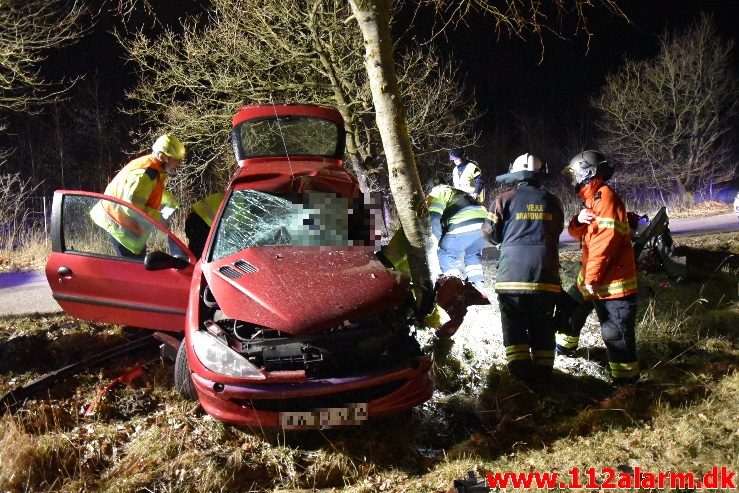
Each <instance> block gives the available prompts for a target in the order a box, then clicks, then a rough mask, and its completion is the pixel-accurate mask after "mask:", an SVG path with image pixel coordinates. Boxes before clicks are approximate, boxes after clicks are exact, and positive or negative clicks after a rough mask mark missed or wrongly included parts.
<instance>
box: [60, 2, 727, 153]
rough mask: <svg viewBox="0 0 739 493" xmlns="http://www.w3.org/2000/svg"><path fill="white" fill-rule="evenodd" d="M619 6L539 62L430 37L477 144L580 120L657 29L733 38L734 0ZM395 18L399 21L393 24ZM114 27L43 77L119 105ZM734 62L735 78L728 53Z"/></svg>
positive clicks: (600, 13) (652, 43)
mask: <svg viewBox="0 0 739 493" xmlns="http://www.w3.org/2000/svg"><path fill="white" fill-rule="evenodd" d="M621 4H622V6H623V9H624V11H625V13H626V14H627V15H628V17H629V19H630V22H628V21H626V20H625V19H623V18H619V17H617V16H613V15H612V14H610V13H608V12H607V11H605V9H590V10H589V13H588V18H589V29H590V31H591V32H592V34H593V35H592V37H591V38H590V43H589V46H588V43H587V41H588V39H587V36H586V35H584V34H583V33H582V32H580V33H578V34H577V35H572V34H573V33H574V31H575V30H574V24H572V22H573V19H569V21H566V22H569V25H567V24H566V25H565V27H564V29H563V30H562V32H563V34H564V35H565V38H564V39H563V38H560V37H557V36H554V35H552V34H551V33H545V34H544V37H543V44H544V54H543V59H542V46H541V44H540V42H539V40H538V39H537V38H536V37H535V36H533V35H532V36H529V37H528V38H527V39H520V38H515V37H514V38H509V37H507V36H506V35H505V34H503V35H501V36H500V38H498V36H497V34H496V33H495V30H494V28H493V24H492V20H491V19H490V18H485V17H481V16H475V15H472V16H468V17H467V18H466V19H465V21H464V22H463V23H460V24H459V25H457V26H456V27H452V28H450V29H448V30H447V31H446V32H445V34H444V35H442V36H439V37H437V38H436V40H435V42H437V43H438V44H440V45H441V47H442V49H443V51H444V53H445V54H446V56H447V57H448V58H449V59H450V60H452V61H453V63H456V64H458V66H459V67H460V69H461V71H462V73H463V74H464V75H465V76H466V82H467V85H468V87H469V88H470V89H472V90H473V91H474V94H475V97H476V99H477V101H478V104H479V106H480V108H481V109H482V110H483V111H484V112H485V116H484V118H483V121H482V122H481V131H482V133H483V137H484V136H485V132H486V131H487V130H489V129H490V128H492V127H494V126H495V125H497V126H501V125H506V122H507V121H508V120H509V119H510V118H511V117H512V115H513V114H518V115H527V114H537V113H541V114H543V115H545V117H546V118H547V119H551V121H554V122H557V125H559V126H561V127H562V128H565V127H567V124H568V120H571V119H572V118H579V117H581V116H578V112H579V111H580V108H582V107H583V106H584V105H585V104H586V103H587V100H588V99H589V98H590V97H591V96H593V95H594V94H596V93H597V91H598V89H599V88H600V87H601V86H602V84H603V82H604V80H605V77H606V74H608V73H609V72H613V71H615V70H616V69H617V68H618V66H619V65H620V63H621V61H622V60H623V57H624V56H629V57H636V58H644V57H649V56H653V55H655V54H657V51H658V36H659V34H661V33H662V32H663V31H664V29H665V28H670V29H674V28H678V29H681V28H685V27H686V26H689V25H690V24H691V23H692V22H694V21H695V19H697V18H698V17H699V15H700V13H701V12H708V13H712V14H713V17H714V21H715V23H716V25H717V28H718V30H719V33H720V34H721V35H722V36H724V37H725V38H736V37H737V36H736V35H737V34H739V27H738V26H737V22H739V1H737V0H626V1H622V2H621ZM153 5H154V6H155V8H156V9H157V14H158V15H160V16H164V18H167V19H169V21H171V22H172V23H173V24H175V25H176V24H177V21H176V19H177V18H179V17H182V16H184V15H186V14H188V13H197V12H202V6H201V2H199V1H198V0H158V1H155V2H153ZM405 5H406V6H408V5H410V6H413V5H415V4H414V3H413V2H406V4H405ZM424 15H425V18H424ZM402 19H403V17H402V15H401V22H402ZM418 19H420V22H419V26H420V27H419V28H418V32H417V33H416V34H415V38H412V37H411V36H408V37H406V42H416V41H419V40H420V41H424V40H425V39H428V35H427V30H426V31H425V30H424V27H423V26H424V23H425V24H429V23H431V22H432V19H431V17H430V16H429V14H428V12H426V13H425V14H421V15H420V16H418ZM436 20H437V21H438V18H437V19H436ZM442 20H443V18H442ZM122 27H123V24H122V22H121V20H120V19H117V18H115V17H114V16H112V15H110V14H107V15H102V16H101V17H100V19H99V23H98V25H97V26H96V28H95V31H94V33H93V34H92V35H91V36H89V37H88V38H86V39H84V40H82V41H81V42H80V43H78V44H77V45H75V46H73V47H71V48H67V49H65V50H64V53H63V56H57V57H50V59H49V63H48V66H49V67H51V69H50V70H51V72H52V73H58V72H64V71H65V70H66V71H71V72H70V73H69V75H70V76H73V75H75V72H76V73H80V72H82V73H84V72H88V73H94V72H95V71H97V72H98V75H99V77H100V79H101V81H102V83H103V85H104V86H105V87H106V88H107V89H108V91H109V94H110V97H112V98H118V99H119V100H120V101H121V102H122V101H123V92H124V90H125V89H127V88H129V87H130V86H131V85H132V84H134V83H135V81H136V79H135V75H134V74H133V68H132V67H130V66H127V65H125V64H124V61H123V60H122V56H123V53H122V50H121V49H120V47H119V46H117V43H116V41H115V40H114V39H113V37H112V35H111V34H110V31H111V30H113V29H114V28H117V29H121V28H122ZM140 27H144V28H146V29H150V30H153V31H156V30H157V28H156V27H155V26H154V25H153V23H152V22H151V19H150V18H146V17H145V16H140V17H136V18H132V19H129V26H128V28H129V29H134V30H135V29H137V28H140ZM408 40H410V41H408ZM734 59H735V66H736V71H737V74H738V76H739V50H737V49H736V48H735V51H734ZM70 60H77V62H75V63H70ZM483 140H484V139H483ZM483 145H484V144H483Z"/></svg>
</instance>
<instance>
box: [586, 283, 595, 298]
mask: <svg viewBox="0 0 739 493" xmlns="http://www.w3.org/2000/svg"><path fill="white" fill-rule="evenodd" d="M585 291H586V292H587V293H588V294H589V295H591V296H595V286H594V285H593V284H586V285H585Z"/></svg>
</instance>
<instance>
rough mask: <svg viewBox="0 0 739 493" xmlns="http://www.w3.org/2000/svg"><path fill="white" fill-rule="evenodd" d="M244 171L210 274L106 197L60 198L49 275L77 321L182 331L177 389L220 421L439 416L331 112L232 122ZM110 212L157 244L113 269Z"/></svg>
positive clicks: (406, 305) (219, 219) (425, 360)
mask: <svg viewBox="0 0 739 493" xmlns="http://www.w3.org/2000/svg"><path fill="white" fill-rule="evenodd" d="M232 140H233V147H234V150H235V153H236V157H237V160H238V163H239V167H238V169H237V170H236V172H235V173H234V175H233V178H232V179H231V182H230V183H229V185H228V188H227V191H226V194H225V198H224V200H223V203H222V204H221V207H220V210H219V212H218V214H217V216H216V220H215V221H214V223H213V227H212V228H211V231H210V235H209V237H208V240H207V243H206V246H205V250H204V253H203V257H202V259H201V260H200V261H198V260H197V259H196V258H195V257H194V256H193V254H192V253H191V252H190V251H189V250H188V249H187V247H186V246H185V245H184V244H183V243H182V242H181V241H180V240H179V239H178V238H177V237H176V236H174V235H173V234H172V233H171V232H170V231H168V230H167V229H166V228H165V227H164V226H162V225H160V224H158V223H156V222H155V221H153V220H152V219H151V218H149V217H148V216H146V215H145V214H144V213H143V212H142V211H141V210H139V209H138V208H136V207H134V206H132V205H131V204H126V203H125V202H121V201H119V200H117V199H114V198H111V197H107V196H104V195H100V194H96V193H90V192H79V191H57V192H56V194H55V195H54V204H53V218H52V228H53V235H52V238H53V240H52V254H51V256H50V258H49V261H48V263H47V266H46V275H47V278H48V280H49V284H50V286H51V288H52V291H53V293H54V298H55V299H56V300H57V301H58V302H59V304H60V305H61V306H62V308H63V309H64V310H65V311H66V312H67V313H69V314H70V315H73V316H75V317H78V318H81V319H85V320H95V321H99V322H106V323H114V324H124V325H130V326H135V327H142V328H147V329H154V330H159V331H172V332H180V333H183V332H184V339H183V342H182V343H181V344H180V345H179V351H178V354H177V359H176V362H175V385H176V387H177V388H178V390H179V391H180V392H181V393H182V394H183V395H184V396H186V397H190V398H194V397H196V396H197V398H199V399H200V402H201V404H202V405H203V408H204V409H205V410H206V411H207V412H208V413H209V414H211V415H212V416H214V417H215V418H218V419H220V420H223V421H227V422H230V423H235V424H246V425H259V426H265V427H281V428H284V429H300V428H325V427H330V426H339V425H345V424H357V423H360V422H362V421H364V420H366V419H368V418H376V417H380V416H386V415H389V414H393V413H397V412H399V411H403V410H406V409H409V408H411V407H412V406H415V405H417V404H420V403H422V402H424V401H426V400H427V399H428V398H429V397H430V396H431V394H432V392H433V378H432V372H431V362H432V358H431V355H430V354H428V353H426V352H424V351H423V350H422V349H421V348H420V346H419V343H418V342H417V340H416V338H415V330H414V329H413V327H414V325H417V324H416V322H415V319H414V316H415V315H414V303H413V301H412V297H411V296H410V287H409V286H410V282H409V279H408V277H407V276H405V275H403V274H401V273H399V272H397V271H394V270H391V269H390V268H388V267H386V265H384V264H383V263H382V262H381V261H380V260H379V259H378V256H377V255H376V252H375V251H374V248H373V244H374V238H373V227H372V217H373V213H372V211H371V207H369V206H368V205H367V204H365V202H364V201H363V200H362V195H361V193H360V192H359V188H358V185H357V181H356V179H355V178H354V177H353V176H352V175H350V174H349V173H348V172H347V171H346V170H345V169H344V168H343V167H342V157H343V154H344V127H343V120H342V118H341V115H340V114H339V113H338V112H337V111H336V110H335V109H333V108H328V107H324V106H317V105H287V104H286V105H256V106H249V107H245V108H242V109H241V110H239V112H238V113H237V114H236V115H235V116H234V118H233V131H232ZM99 201H113V202H116V203H118V204H120V205H122V206H124V207H127V208H128V211H129V212H130V215H131V216H134V217H135V218H136V220H137V221H139V222H140V223H141V224H145V225H146V227H147V228H148V229H149V230H150V231H151V234H150V236H149V240H148V243H147V250H146V251H147V255H146V257H145V259H143V260H140V259H131V258H123V257H117V256H115V253H114V252H113V250H112V248H111V247H110V246H109V243H108V238H107V237H106V236H105V234H104V232H103V231H102V230H101V229H100V228H98V227H97V226H96V225H95V224H94V223H93V222H92V221H91V219H90V211H91V210H92V208H93V207H95V205H96V204H97V203H98V202H99Z"/></svg>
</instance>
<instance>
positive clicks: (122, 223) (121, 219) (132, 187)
mask: <svg viewBox="0 0 739 493" xmlns="http://www.w3.org/2000/svg"><path fill="white" fill-rule="evenodd" d="M166 180H167V175H166V173H165V172H164V168H163V166H162V163H160V162H159V160H158V159H156V157H154V156H152V155H147V156H143V157H140V158H137V159H134V160H133V161H131V162H130V163H128V164H127V165H126V166H124V167H123V169H122V170H121V171H119V172H118V174H116V175H115V177H114V178H113V180H112V181H111V182H110V183H109V184H108V186H107V187H106V188H105V195H110V196H111V197H116V198H118V199H121V200H124V201H126V202H129V203H131V204H133V205H135V206H137V207H139V208H140V209H142V210H143V211H144V212H146V213H147V214H148V215H149V216H151V217H152V218H153V219H155V220H156V221H159V222H161V221H162V215H161V212H160V211H159V210H160V208H161V207H162V204H163V203H165V205H172V206H174V207H176V206H177V204H176V202H175V201H174V197H172V195H171V194H168V193H167V192H165V190H164V185H165V183H166ZM90 217H92V220H93V221H94V222H95V224H97V225H98V226H100V227H101V228H103V229H105V230H106V231H107V232H108V233H110V234H111V236H113V238H115V239H116V240H117V241H118V242H119V243H120V244H121V245H123V246H124V247H126V248H127V249H128V250H130V251H131V252H133V253H136V254H138V253H140V252H141V251H143V250H144V247H145V246H146V241H147V240H148V238H149V235H150V234H151V231H152V229H153V226H152V225H151V224H150V223H149V222H148V221H146V220H145V219H144V218H143V217H141V216H140V215H139V214H138V213H136V212H134V211H133V210H132V209H130V208H128V207H126V206H122V205H119V204H116V203H115V202H111V201H107V200H101V201H99V202H98V203H97V204H96V205H95V207H93V208H92V210H91V211H90Z"/></svg>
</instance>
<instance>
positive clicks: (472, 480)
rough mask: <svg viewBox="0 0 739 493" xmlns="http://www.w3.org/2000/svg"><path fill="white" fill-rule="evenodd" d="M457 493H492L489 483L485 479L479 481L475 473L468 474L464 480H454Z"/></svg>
mask: <svg viewBox="0 0 739 493" xmlns="http://www.w3.org/2000/svg"><path fill="white" fill-rule="evenodd" d="M454 491H455V493H490V488H489V487H488V483H487V481H486V480H484V479H482V480H481V479H478V478H477V476H476V475H475V473H474V472H473V471H469V472H468V473H467V477H466V478H464V479H455V480H454Z"/></svg>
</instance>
